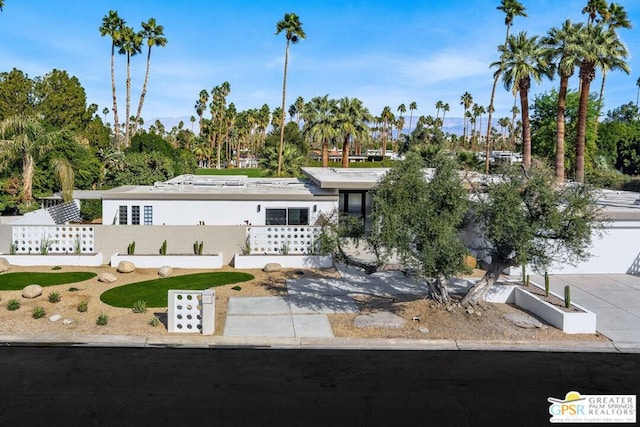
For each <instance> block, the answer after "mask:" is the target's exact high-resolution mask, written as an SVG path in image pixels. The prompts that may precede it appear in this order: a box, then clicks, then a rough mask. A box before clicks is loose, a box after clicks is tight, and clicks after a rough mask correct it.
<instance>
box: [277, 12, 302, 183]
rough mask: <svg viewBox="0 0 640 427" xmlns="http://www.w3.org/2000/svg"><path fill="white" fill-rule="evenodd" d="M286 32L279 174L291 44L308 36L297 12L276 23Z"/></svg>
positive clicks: (279, 160)
mask: <svg viewBox="0 0 640 427" xmlns="http://www.w3.org/2000/svg"><path fill="white" fill-rule="evenodd" d="M283 31H284V32H285V36H286V39H287V44H286V48H285V53H284V77H283V79H282V120H281V122H280V145H279V147H278V168H277V173H276V175H277V176H280V172H281V171H282V150H283V149H284V116H285V114H284V111H285V110H284V109H285V103H286V97H287V67H288V65H289V44H291V43H292V44H296V43H298V41H299V40H301V39H304V38H306V34H305V33H304V30H303V29H302V23H301V22H300V18H299V17H298V15H296V14H295V13H285V14H284V19H283V20H282V21H278V23H277V24H276V35H278V34H280V33H281V32H283Z"/></svg>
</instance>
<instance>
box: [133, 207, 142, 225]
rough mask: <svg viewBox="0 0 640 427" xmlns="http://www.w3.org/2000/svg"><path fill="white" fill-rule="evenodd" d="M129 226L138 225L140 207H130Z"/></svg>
mask: <svg viewBox="0 0 640 427" xmlns="http://www.w3.org/2000/svg"><path fill="white" fill-rule="evenodd" d="M131 224H132V225H140V206H131Z"/></svg>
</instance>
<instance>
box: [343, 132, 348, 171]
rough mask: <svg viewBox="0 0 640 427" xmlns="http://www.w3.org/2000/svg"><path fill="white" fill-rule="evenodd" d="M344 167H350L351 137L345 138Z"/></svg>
mask: <svg viewBox="0 0 640 427" xmlns="http://www.w3.org/2000/svg"><path fill="white" fill-rule="evenodd" d="M342 167H343V168H348V167H349V135H347V136H345V137H344V141H343V142H342Z"/></svg>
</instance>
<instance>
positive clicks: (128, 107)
mask: <svg viewBox="0 0 640 427" xmlns="http://www.w3.org/2000/svg"><path fill="white" fill-rule="evenodd" d="M126 89H127V105H126V114H127V116H126V117H125V118H124V123H125V126H124V144H125V147H128V146H129V137H130V133H131V132H130V129H129V114H130V113H131V55H130V54H128V53H127V87H126Z"/></svg>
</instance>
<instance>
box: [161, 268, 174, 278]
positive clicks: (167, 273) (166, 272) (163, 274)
mask: <svg viewBox="0 0 640 427" xmlns="http://www.w3.org/2000/svg"><path fill="white" fill-rule="evenodd" d="M172 272H173V269H172V268H171V267H169V266H168V265H164V266H162V267H160V271H158V276H160V277H169V276H171V273H172Z"/></svg>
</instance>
